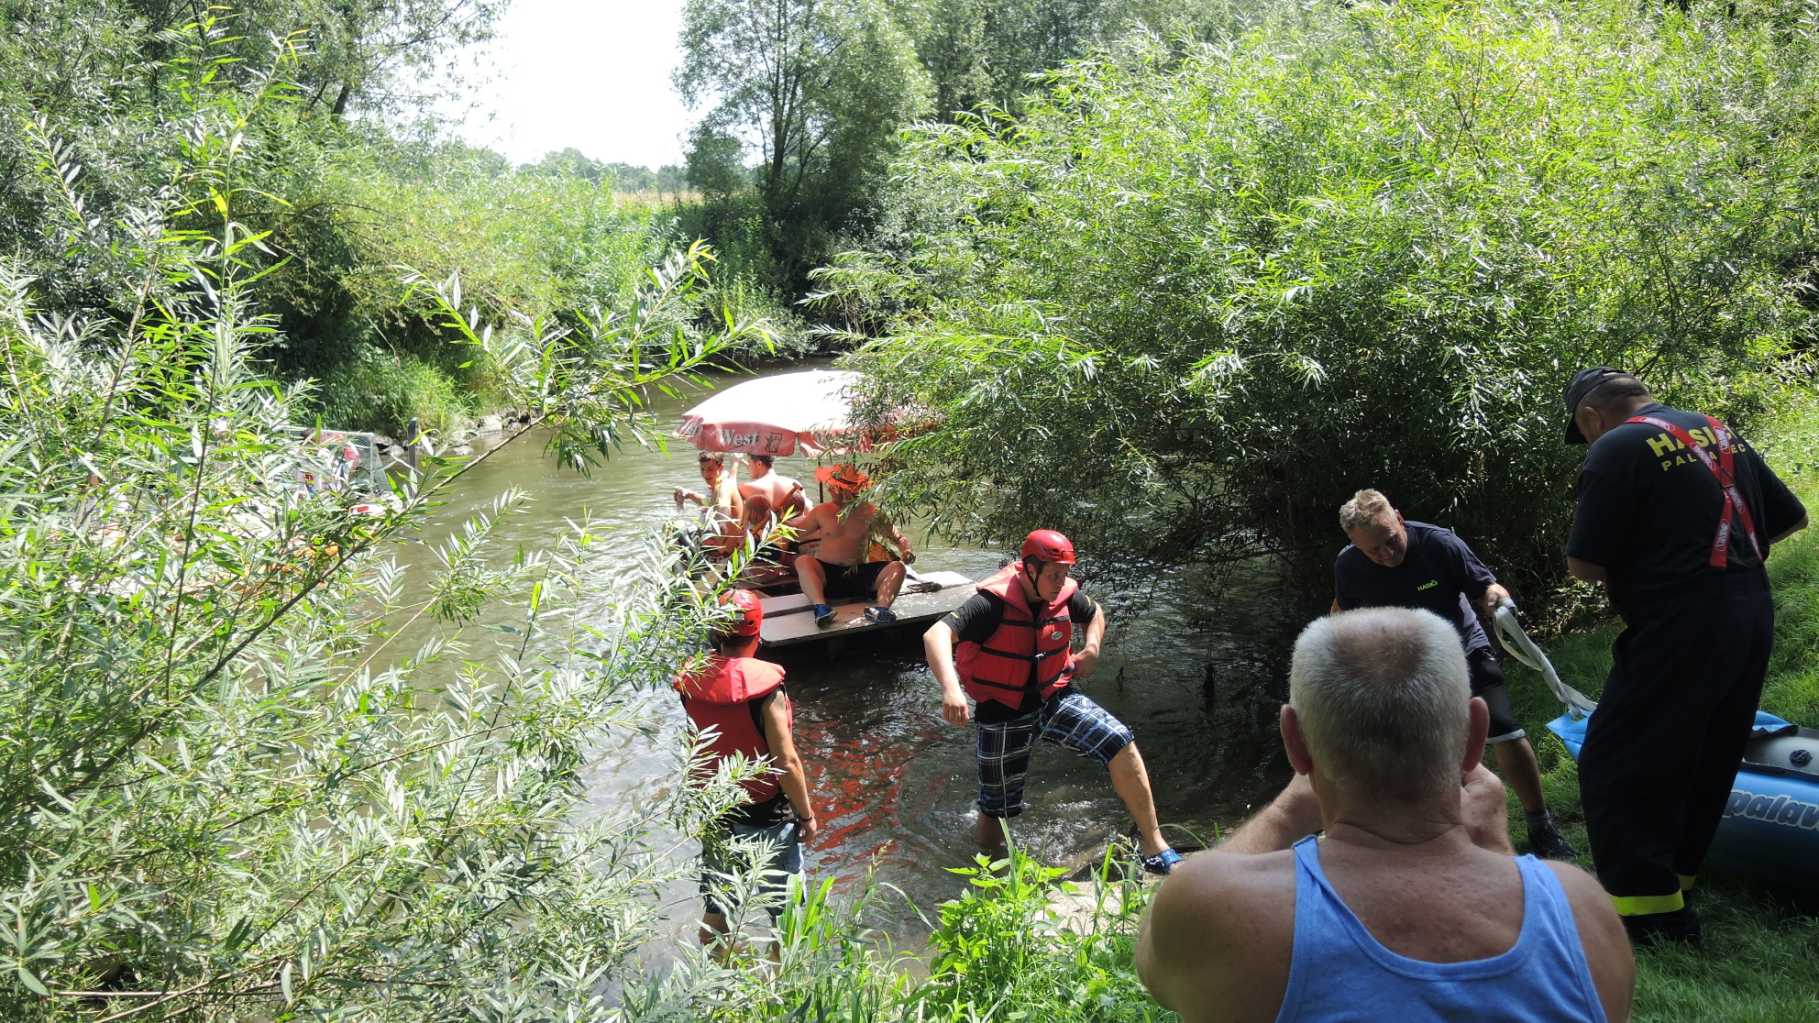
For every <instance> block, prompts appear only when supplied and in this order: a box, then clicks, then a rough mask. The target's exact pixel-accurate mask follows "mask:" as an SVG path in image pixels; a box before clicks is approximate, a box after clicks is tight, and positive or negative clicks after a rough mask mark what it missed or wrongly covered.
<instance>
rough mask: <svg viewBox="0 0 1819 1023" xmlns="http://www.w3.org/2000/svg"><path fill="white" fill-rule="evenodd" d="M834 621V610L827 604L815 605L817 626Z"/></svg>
mask: <svg viewBox="0 0 1819 1023" xmlns="http://www.w3.org/2000/svg"><path fill="white" fill-rule="evenodd" d="M833 620H834V609H833V608H831V607H829V606H827V605H826V604H816V605H815V624H816V625H826V624H827V623H829V622H831V621H833Z"/></svg>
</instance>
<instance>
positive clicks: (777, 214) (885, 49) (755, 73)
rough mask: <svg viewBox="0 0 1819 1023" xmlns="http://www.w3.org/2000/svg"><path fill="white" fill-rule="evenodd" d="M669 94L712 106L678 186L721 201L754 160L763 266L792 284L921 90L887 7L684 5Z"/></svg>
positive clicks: (739, 0)
mask: <svg viewBox="0 0 1819 1023" xmlns="http://www.w3.org/2000/svg"><path fill="white" fill-rule="evenodd" d="M682 49H683V62H682V65H681V67H680V68H679V69H678V71H677V73H676V87H677V88H678V89H679V90H680V91H681V93H682V95H683V97H684V98H685V99H687V100H688V101H689V102H690V104H691V105H694V104H702V103H706V102H708V101H709V100H711V101H712V107H711V109H710V110H709V111H708V113H707V115H706V117H705V118H704V119H703V121H702V123H701V126H700V127H699V128H698V129H697V130H696V132H695V135H694V139H693V142H694V146H693V151H692V152H691V154H690V157H689V175H690V181H691V182H692V183H694V184H695V185H696V187H699V188H701V189H703V191H707V192H709V193H710V194H716V193H721V192H722V190H729V191H730V188H731V184H732V182H733V181H734V180H735V178H736V175H735V174H734V173H733V168H734V167H736V166H738V165H740V164H742V162H743V161H742V160H735V159H734V158H733V155H732V154H733V152H734V149H733V146H734V145H737V146H739V147H742V149H749V150H753V151H756V153H757V154H758V156H759V161H758V168H757V192H758V195H759V197H760V198H761V200H762V203H763V210H764V215H765V220H764V224H765V228H766V230H767V232H769V238H768V241H769V242H770V244H771V247H772V253H773V256H774V257H775V258H776V259H777V260H778V261H779V262H780V263H781V264H782V265H783V269H784V272H785V274H786V275H787V276H788V277H789V278H790V279H791V281H792V283H793V282H794V280H795V278H796V275H798V274H800V273H801V272H802V271H803V270H806V269H807V267H808V266H810V265H813V263H814V262H817V261H819V259H820V257H821V255H822V254H823V253H825V252H826V251H828V241H829V239H830V238H831V236H832V234H833V233H834V232H836V231H838V230H840V229H842V228H844V227H846V226H847V223H848V221H849V220H850V219H851V218H852V217H853V216H854V215H855V214H857V213H859V212H861V211H862V210H863V209H864V208H865V207H866V204H867V199H868V198H869V196H870V194H871V191H872V188H873V187H874V183H875V182H876V180H877V179H878V178H879V176H880V175H881V174H882V173H883V171H884V169H885V167H886V165H887V164H888V162H889V160H890V158H891V156H892V155H893V153H894V152H895V149H896V140H897V132H898V130H899V129H900V128H901V127H902V126H903V125H905V124H907V123H909V122H910V121H911V120H912V119H914V118H915V117H917V116H919V115H920V114H921V113H922V112H923V111H924V110H925V109H926V108H927V104H928V79H927V75H926V74H925V73H924V72H923V70H922V66H921V64H920V63H918V62H917V59H916V53H915V49H914V46H913V43H912V41H911V39H910V37H909V35H908V33H907V32H906V31H905V30H904V28H903V27H902V25H901V24H900V23H899V21H898V19H897V17H896V16H895V13H894V11H893V9H892V6H891V5H889V4H885V3H882V2H879V0H783V2H776V3H773V2H769V0H765V2H757V0H689V2H688V3H687V4H686V5H685V6H684V8H683V29H682Z"/></svg>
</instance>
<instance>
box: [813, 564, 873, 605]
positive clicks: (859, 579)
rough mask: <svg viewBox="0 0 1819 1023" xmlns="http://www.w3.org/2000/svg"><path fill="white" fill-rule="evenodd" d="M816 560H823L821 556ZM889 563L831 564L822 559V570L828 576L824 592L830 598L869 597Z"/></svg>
mask: <svg viewBox="0 0 1819 1023" xmlns="http://www.w3.org/2000/svg"><path fill="white" fill-rule="evenodd" d="M815 560H816V561H821V559H820V558H816V559H815ZM888 564H890V562H888V561H868V562H865V563H864V564H862V565H830V564H828V563H827V562H825V561H821V572H822V574H823V575H825V576H826V577H827V586H826V587H825V589H824V590H823V593H824V595H825V596H826V597H827V599H828V600H839V599H840V598H842V597H858V598H861V599H864V598H869V597H870V596H871V595H872V594H873V593H876V592H877V590H878V573H880V572H882V571H884V566H886V565H888Z"/></svg>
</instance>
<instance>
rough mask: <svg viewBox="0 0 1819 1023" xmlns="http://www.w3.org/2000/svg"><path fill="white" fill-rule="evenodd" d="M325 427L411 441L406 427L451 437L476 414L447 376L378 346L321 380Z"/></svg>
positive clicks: (336, 368)
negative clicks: (414, 423) (411, 424)
mask: <svg viewBox="0 0 1819 1023" xmlns="http://www.w3.org/2000/svg"><path fill="white" fill-rule="evenodd" d="M320 402H321V409H322V413H321V414H322V422H323V425H325V426H330V427H334V428H336V429H342V430H369V431H372V432H374V433H385V434H390V435H391V436H393V437H397V438H400V439H405V438H406V429H405V428H406V426H407V425H408V424H409V423H410V422H411V421H412V420H416V421H417V424H418V426H419V427H421V428H422V429H424V430H428V431H431V432H433V433H438V434H443V435H447V434H448V433H450V432H452V431H453V430H455V429H456V428H458V427H459V426H460V425H461V423H462V420H463V419H465V418H466V417H467V415H468V414H469V413H470V412H471V411H472V409H471V407H470V406H469V405H468V403H467V400H466V397H465V395H464V393H463V392H462V391H461V390H460V389H459V388H457V387H456V385H455V381H454V380H452V379H450V377H449V376H448V374H446V373H444V372H443V371H442V370H440V369H438V368H437V367H436V366H434V365H431V364H430V363H429V362H426V361H425V360H423V359H420V358H418V357H416V356H414V355H398V354H394V353H391V352H382V351H379V350H378V349H376V348H362V349H360V354H359V355H357V356H355V357H354V358H352V359H350V360H348V361H346V362H343V363H341V364H340V365H338V366H336V367H335V368H334V369H333V370H331V371H330V372H329V374H328V376H326V377H324V378H323V379H322V382H321V390H320Z"/></svg>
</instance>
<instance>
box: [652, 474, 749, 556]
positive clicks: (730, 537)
mask: <svg viewBox="0 0 1819 1023" xmlns="http://www.w3.org/2000/svg"><path fill="white" fill-rule="evenodd" d="M695 462H696V464H697V465H699V466H700V467H701V479H702V481H703V482H705V483H706V484H707V487H708V492H707V493H706V494H705V495H704V494H699V493H696V492H695V491H693V490H688V489H685V488H683V487H677V488H676V490H675V492H674V493H672V494H671V495H670V497H671V498H672V499H673V500H674V501H675V502H676V507H677V508H681V507H682V505H683V504H684V503H685V502H686V503H690V504H698V505H700V506H701V507H702V508H704V509H707V510H709V511H710V512H712V514H710V515H709V516H708V519H709V523H710V524H709V527H708V530H709V531H708V540H707V549H708V550H709V551H710V552H712V554H713V556H714V557H716V558H725V557H727V556H728V555H729V554H731V553H732V552H733V549H734V548H736V547H738V546H739V545H740V544H741V543H743V542H744V540H745V528H744V523H745V499H744V498H743V497H741V496H740V494H739V478H738V476H737V475H736V474H735V473H731V472H728V471H727V470H726V456H725V455H723V454H721V453H720V452H718V451H703V452H701V453H700V454H699V455H697V456H695Z"/></svg>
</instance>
